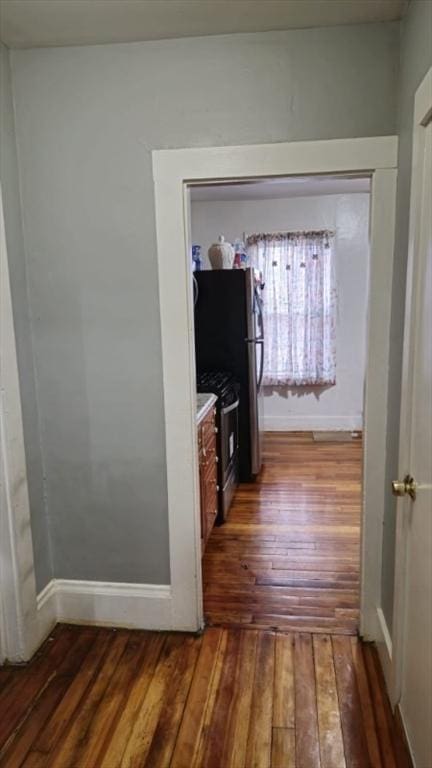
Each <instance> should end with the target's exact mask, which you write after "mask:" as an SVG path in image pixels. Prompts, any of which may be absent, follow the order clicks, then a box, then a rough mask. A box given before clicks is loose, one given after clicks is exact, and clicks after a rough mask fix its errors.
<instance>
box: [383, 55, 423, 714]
mask: <svg viewBox="0 0 432 768" xmlns="http://www.w3.org/2000/svg"><path fill="white" fill-rule="evenodd" d="M431 112H432V67H431V68H430V69H429V71H428V72H427V74H426V75H425V77H424V78H423V80H422V82H421V83H420V85H419V87H418V89H417V91H416V95H415V100H414V120H413V139H412V146H413V148H412V161H411V162H412V167H411V197H410V216H409V236H408V265H407V279H406V301H405V324H404V346H403V363H402V387H401V392H402V397H401V412H400V428H399V474H398V476H399V477H404V476H405V474H406V473H407V472H409V471H410V466H411V408H410V403H411V398H412V371H413V353H414V345H413V342H412V339H413V338H414V327H415V317H414V315H415V312H414V306H413V296H414V286H415V285H416V283H417V278H416V274H415V271H416V261H417V260H416V258H415V256H416V253H417V250H418V238H419V227H418V221H419V216H420V210H421V199H422V187H423V162H422V160H423V152H424V125H425V123H426V122H427V120H428V118H430V115H431ZM408 503H409V502H408V501H407V500H406V499H405V498H401V499H398V501H397V506H396V542H395V580H394V599H393V649H394V654H393V667H394V668H393V679H394V686H393V691H392V703H393V704H395V703H397V702H398V701H399V700H400V698H401V695H402V667H403V645H404V631H405V598H406V577H405V576H406V540H407V535H408V526H409V515H408V514H407V505H408Z"/></svg>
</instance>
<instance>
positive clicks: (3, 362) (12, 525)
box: [0, 187, 42, 663]
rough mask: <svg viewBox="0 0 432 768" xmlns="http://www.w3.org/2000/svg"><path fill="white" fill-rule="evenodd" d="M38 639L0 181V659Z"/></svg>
mask: <svg viewBox="0 0 432 768" xmlns="http://www.w3.org/2000/svg"><path fill="white" fill-rule="evenodd" d="M41 639H42V635H41V631H40V628H39V625H38V616H37V601H36V583H35V574H34V559H33V543H32V537H31V528H30V507H29V498H28V489H27V469H26V461H25V453H24V434H23V424H22V414H21V399H20V389H19V380H18V367H17V358H16V346H15V332H14V325H13V317H12V302H11V293H10V283H9V269H8V260H7V250H6V236H5V225H4V217H3V202H2V195H1V187H0V663H2V662H3V661H5V660H6V659H7V660H9V661H25V660H27V659H29V658H30V657H31V655H32V654H33V653H34V651H35V650H36V648H37V646H38V645H39V642H40V640H41Z"/></svg>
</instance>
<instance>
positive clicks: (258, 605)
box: [187, 174, 370, 634]
mask: <svg viewBox="0 0 432 768" xmlns="http://www.w3.org/2000/svg"><path fill="white" fill-rule="evenodd" d="M189 191H190V196H189V199H188V201H187V202H188V206H189V210H188V216H187V218H188V221H189V222H190V229H189V231H190V238H191V247H190V256H191V258H190V270H191V280H193V292H194V332H193V340H194V342H195V359H196V383H197V392H198V400H199V403H198V409H197V410H198V416H197V421H198V424H197V430H198V457H199V486H200V511H201V515H200V525H201V532H200V539H201V551H202V581H203V598H204V602H203V605H204V620H205V623H206V624H207V625H213V626H241V627H250V628H254V629H278V630H290V631H312V632H326V633H337V634H342V633H344V634H356V633H357V632H358V628H359V612H360V544H361V517H362V515H361V509H362V445H363V395H364V380H365V367H366V330H367V309H368V278H369V250H370V249H369V210H370V175H350V174H348V175H347V174H338V175H330V174H325V175H320V176H287V177H278V178H269V179H253V180H243V181H240V182H239V181H237V180H234V179H232V180H230V183H229V184H227V183H220V184H217V183H212V184H201V183H200V184H193V185H190V187H189Z"/></svg>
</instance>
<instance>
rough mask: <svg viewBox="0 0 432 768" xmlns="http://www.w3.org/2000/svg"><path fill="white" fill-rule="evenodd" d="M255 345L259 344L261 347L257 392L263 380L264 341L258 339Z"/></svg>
mask: <svg viewBox="0 0 432 768" xmlns="http://www.w3.org/2000/svg"><path fill="white" fill-rule="evenodd" d="M257 344H261V345H262V349H261V359H260V370H259V377H258V381H257V389H258V391H259V390H260V389H261V384H262V380H263V376H264V339H260V340H259V341H257Z"/></svg>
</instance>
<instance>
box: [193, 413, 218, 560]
mask: <svg viewBox="0 0 432 768" xmlns="http://www.w3.org/2000/svg"><path fill="white" fill-rule="evenodd" d="M215 414H216V411H215V409H214V408H212V409H211V410H210V412H209V413H208V414H207V415H206V416H204V418H203V420H202V421H201V423H200V424H199V425H198V449H199V474H200V506H201V552H202V554H204V549H205V546H206V543H207V540H208V537H209V536H210V533H211V531H212V528H213V526H214V524H215V520H216V516H217V509H218V486H217V453H216V423H215Z"/></svg>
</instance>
